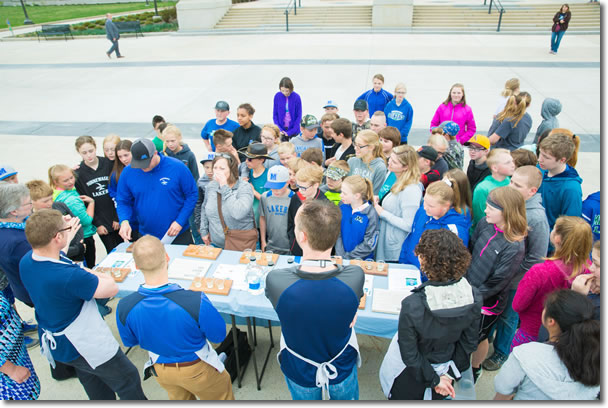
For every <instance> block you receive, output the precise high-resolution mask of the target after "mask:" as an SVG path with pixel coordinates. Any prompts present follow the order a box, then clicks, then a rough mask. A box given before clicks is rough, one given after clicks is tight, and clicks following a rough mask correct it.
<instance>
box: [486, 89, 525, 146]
mask: <svg viewBox="0 0 608 408" xmlns="http://www.w3.org/2000/svg"><path fill="white" fill-rule="evenodd" d="M530 102H532V97H531V96H530V94H529V93H528V92H520V93H519V94H517V95H513V96H510V97H509V100H508V101H507V104H506V106H505V108H504V109H503V110H502V112H500V113H499V114H498V116H496V118H495V119H494V120H493V121H492V125H491V126H490V129H489V130H488V135H489V136H488V138H489V139H490V143H491V144H492V145H493V147H500V148H504V149H508V150H509V151H513V150H515V149H519V148H520V147H521V146H523V144H524V140H525V139H526V136H528V133H529V132H530V129H531V128H532V117H531V116H530V114H529V113H528V112H526V109H528V107H529V106H530Z"/></svg>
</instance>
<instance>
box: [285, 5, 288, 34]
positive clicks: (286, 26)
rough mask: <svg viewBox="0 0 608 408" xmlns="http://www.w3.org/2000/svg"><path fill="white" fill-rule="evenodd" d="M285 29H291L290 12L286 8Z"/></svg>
mask: <svg viewBox="0 0 608 408" xmlns="http://www.w3.org/2000/svg"><path fill="white" fill-rule="evenodd" d="M285 31H289V12H288V11H287V10H285Z"/></svg>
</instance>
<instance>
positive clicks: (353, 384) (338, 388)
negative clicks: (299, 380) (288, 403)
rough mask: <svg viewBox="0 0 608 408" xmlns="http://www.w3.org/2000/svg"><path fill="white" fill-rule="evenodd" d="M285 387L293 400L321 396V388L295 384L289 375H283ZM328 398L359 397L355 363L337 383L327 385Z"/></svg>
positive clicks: (355, 398)
mask: <svg viewBox="0 0 608 408" xmlns="http://www.w3.org/2000/svg"><path fill="white" fill-rule="evenodd" d="M285 381H286V382H287V388H289V392H291V398H292V399H294V400H320V399H322V398H323V395H322V390H321V388H319V387H312V388H308V387H302V386H301V385H299V384H296V383H295V382H293V381H292V380H290V379H289V377H287V376H285ZM329 398H330V399H332V400H358V399H359V380H358V377H357V365H356V364H355V366H354V367H353V371H352V373H350V375H349V376H348V377H346V378H345V379H344V381H342V382H341V383H339V384H330V385H329Z"/></svg>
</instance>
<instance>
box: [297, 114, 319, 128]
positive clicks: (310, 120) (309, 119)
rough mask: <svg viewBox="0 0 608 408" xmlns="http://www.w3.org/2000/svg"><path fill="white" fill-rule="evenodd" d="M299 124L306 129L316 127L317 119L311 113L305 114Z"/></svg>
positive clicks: (317, 125) (317, 124)
mask: <svg viewBox="0 0 608 408" xmlns="http://www.w3.org/2000/svg"><path fill="white" fill-rule="evenodd" d="M300 126H302V127H303V128H306V129H308V130H312V129H316V128H318V127H319V121H318V120H317V118H315V117H314V116H313V115H306V116H304V117H303V118H302V122H300Z"/></svg>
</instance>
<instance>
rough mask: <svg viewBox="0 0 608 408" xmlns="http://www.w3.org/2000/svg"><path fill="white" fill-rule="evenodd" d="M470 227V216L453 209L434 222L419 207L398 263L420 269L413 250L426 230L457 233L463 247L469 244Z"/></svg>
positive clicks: (422, 208)
mask: <svg viewBox="0 0 608 408" xmlns="http://www.w3.org/2000/svg"><path fill="white" fill-rule="evenodd" d="M470 227H471V215H470V214H467V215H466V216H464V215H462V214H460V213H459V212H457V211H456V210H455V209H453V208H450V210H449V211H448V212H447V213H446V214H445V215H444V216H443V217H441V218H439V219H438V220H436V219H435V218H433V217H430V216H428V215H427V214H426V211H424V206H423V205H421V206H420V208H419V209H418V211H417V212H416V215H415V216H414V223H413V224H412V232H410V234H409V235H408V236H407V238H406V239H405V241H404V242H403V246H402V247H401V255H400V256H399V263H401V264H410V265H415V266H416V267H417V268H420V263H419V262H418V257H417V256H416V255H414V248H416V245H418V241H420V237H421V236H422V233H423V232H424V231H426V230H427V229H428V230H430V229H447V230H450V231H452V232H454V233H457V234H458V236H459V237H460V239H462V243H463V244H464V246H467V245H468V244H469V228H470Z"/></svg>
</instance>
